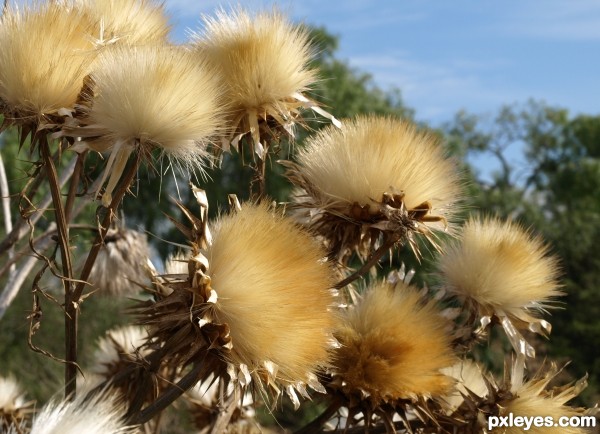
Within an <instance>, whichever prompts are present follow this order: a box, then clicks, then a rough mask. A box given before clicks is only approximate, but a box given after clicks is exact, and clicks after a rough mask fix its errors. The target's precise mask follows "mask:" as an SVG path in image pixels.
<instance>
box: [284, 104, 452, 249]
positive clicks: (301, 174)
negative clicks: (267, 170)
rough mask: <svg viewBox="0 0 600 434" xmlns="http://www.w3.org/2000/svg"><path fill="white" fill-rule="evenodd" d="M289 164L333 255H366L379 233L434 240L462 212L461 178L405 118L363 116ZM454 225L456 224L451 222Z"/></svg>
mask: <svg viewBox="0 0 600 434" xmlns="http://www.w3.org/2000/svg"><path fill="white" fill-rule="evenodd" d="M297 161H298V164H293V163H289V162H288V163H285V164H286V165H287V166H288V169H289V171H288V177H289V178H290V180H291V181H292V183H294V184H295V185H296V186H297V187H298V188H299V189H301V190H300V191H299V192H297V194H296V197H295V198H294V201H295V203H294V207H295V208H296V209H297V212H298V214H299V218H301V219H302V220H303V221H304V222H306V223H307V224H308V226H309V227H310V228H312V229H313V230H314V231H315V232H316V233H318V234H319V235H321V236H323V237H324V238H325V239H326V240H327V242H328V246H329V249H330V251H331V254H333V255H336V256H338V257H343V256H344V255H346V254H348V252H349V251H351V250H353V249H358V250H359V251H362V253H363V254H365V253H367V252H368V249H369V248H370V247H371V245H372V244H374V243H375V242H376V241H377V239H378V238H379V236H380V235H381V234H389V235H390V236H395V237H399V238H400V239H407V240H408V241H409V242H410V243H411V245H413V246H415V245H414V242H413V238H412V236H413V234H414V233H421V234H423V235H425V236H426V237H427V238H429V239H430V241H434V240H433V233H432V231H431V230H432V229H447V228H448V227H449V225H450V224H451V223H452V221H453V217H454V215H455V213H456V211H457V207H456V203H457V202H458V200H459V198H460V183H459V176H458V174H457V170H456V167H455V165H454V163H453V162H452V161H451V160H449V159H447V158H445V156H444V152H443V150H442V148H441V147H440V146H439V145H438V143H437V141H436V140H435V138H434V136H433V135H431V134H428V133H424V132H419V131H417V129H416V127H415V126H414V125H413V124H411V123H410V122H407V121H401V120H398V119H394V118H391V117H377V116H359V117H357V118H355V119H352V120H349V121H345V122H344V128H343V129H336V128H333V127H328V128H324V129H323V130H321V131H320V132H319V133H318V134H316V135H314V136H313V137H311V138H309V139H308V141H307V146H306V148H305V149H302V150H301V151H300V152H299V153H298V156H297ZM449 229H452V228H451V227H449Z"/></svg>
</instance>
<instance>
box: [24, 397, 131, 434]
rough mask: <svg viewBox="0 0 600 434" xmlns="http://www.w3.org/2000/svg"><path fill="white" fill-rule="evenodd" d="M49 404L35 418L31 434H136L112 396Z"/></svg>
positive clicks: (81, 398)
mask: <svg viewBox="0 0 600 434" xmlns="http://www.w3.org/2000/svg"><path fill="white" fill-rule="evenodd" d="M84 398H85V397H78V398H77V399H76V400H75V401H63V402H59V403H56V402H50V403H49V404H47V405H46V406H44V408H42V410H41V411H40V412H39V413H38V414H37V415H36V417H35V418H34V421H33V424H32V426H31V431H30V434H81V433H85V434H133V433H135V432H137V430H136V429H135V428H134V427H127V426H125V424H124V423H123V421H122V417H123V416H124V409H123V407H122V406H117V405H116V404H115V403H114V402H113V400H112V399H113V398H112V397H111V395H109V394H106V393H105V394H100V395H97V396H96V397H94V398H92V399H89V400H87V401H86V400H85V399H84Z"/></svg>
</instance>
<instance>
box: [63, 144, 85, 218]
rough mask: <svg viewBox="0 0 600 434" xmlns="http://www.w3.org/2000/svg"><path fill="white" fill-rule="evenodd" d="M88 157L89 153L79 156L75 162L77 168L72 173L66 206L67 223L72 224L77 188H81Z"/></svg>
mask: <svg viewBox="0 0 600 434" xmlns="http://www.w3.org/2000/svg"><path fill="white" fill-rule="evenodd" d="M86 155H87V151H85V152H83V153H81V154H77V159H76V160H75V168H74V169H73V171H72V176H71V184H70V185H69V193H68V194H67V202H66V204H65V216H66V219H67V222H69V223H70V222H71V217H72V211H73V203H74V202H75V197H76V196H77V187H78V186H79V179H80V178H81V173H82V171H83V163H84V161H85V157H86Z"/></svg>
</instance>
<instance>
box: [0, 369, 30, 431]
mask: <svg viewBox="0 0 600 434" xmlns="http://www.w3.org/2000/svg"><path fill="white" fill-rule="evenodd" d="M33 404H34V403H33V401H26V399H25V393H23V390H22V389H21V386H20V385H19V384H18V383H17V382H16V381H15V379H14V378H11V377H0V432H6V431H8V430H10V429H11V427H15V428H16V427H22V426H23V425H25V424H26V423H27V419H28V416H29V415H30V414H31V413H33ZM15 432H18V430H16V431H15Z"/></svg>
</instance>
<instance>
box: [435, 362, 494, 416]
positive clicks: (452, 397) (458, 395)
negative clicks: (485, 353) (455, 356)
mask: <svg viewBox="0 0 600 434" xmlns="http://www.w3.org/2000/svg"><path fill="white" fill-rule="evenodd" d="M442 372H443V373H444V374H445V375H447V376H449V377H451V378H453V379H454V380H455V381H456V382H455V384H454V387H453V388H452V390H451V391H450V392H449V393H448V394H447V395H445V396H442V397H441V400H442V401H443V402H444V404H445V406H446V408H447V409H448V410H449V412H450V413H451V412H453V411H455V410H456V409H457V408H458V407H460V405H461V404H462V403H463V401H464V397H465V396H469V395H470V394H471V393H474V394H475V395H477V396H479V397H484V396H486V395H487V393H488V388H487V385H486V383H485V380H484V378H483V373H482V370H481V367H479V366H478V365H477V363H475V362H474V361H472V360H468V359H466V360H461V361H460V362H458V363H455V364H454V365H452V366H451V367H449V368H444V369H442Z"/></svg>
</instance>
